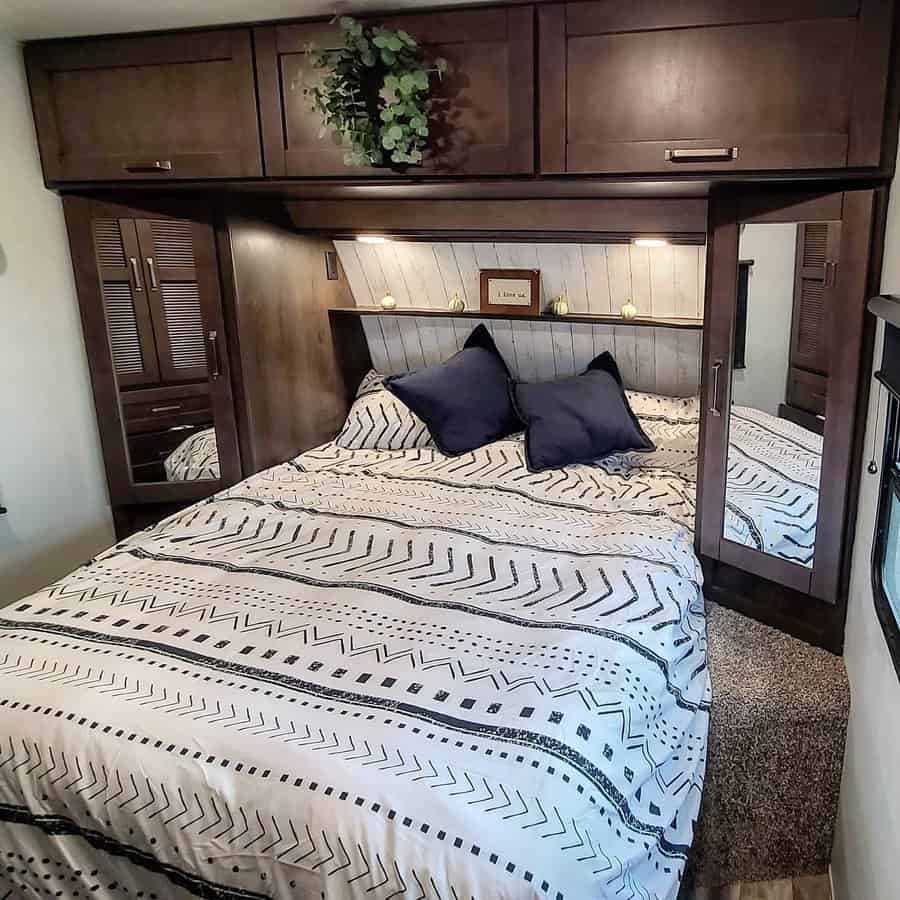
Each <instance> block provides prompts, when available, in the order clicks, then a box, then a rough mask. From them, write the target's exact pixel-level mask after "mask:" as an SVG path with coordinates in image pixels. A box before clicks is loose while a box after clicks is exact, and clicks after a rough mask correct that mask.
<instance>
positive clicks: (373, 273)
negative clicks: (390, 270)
mask: <svg viewBox="0 0 900 900" xmlns="http://www.w3.org/2000/svg"><path fill="white" fill-rule="evenodd" d="M356 255H357V257H358V259H359V263H360V266H361V267H362V270H363V273H364V274H365V276H366V281H367V282H368V284H369V293H370V294H371V297H372V302H373V303H374V304H375V305H377V304H378V303H379V302H380V301H381V298H382V297H383V296H384V295H385V294H386V293H387V291H388V283H387V278H385V276H384V269H382V267H381V259H380V258H379V256H378V245H377V244H358V245H357V248H356ZM356 305H357V306H361V305H362V304H360V302H359V299H357V300H356Z"/></svg>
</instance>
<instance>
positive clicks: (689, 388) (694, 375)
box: [674, 331, 703, 397]
mask: <svg viewBox="0 0 900 900" xmlns="http://www.w3.org/2000/svg"><path fill="white" fill-rule="evenodd" d="M676 333H677V335H678V374H677V379H676V383H675V392H676V393H675V394H674V395H675V396H679V397H690V396H693V395H694V394H699V393H700V347H701V343H702V337H703V336H702V334H701V332H699V331H678V332H676Z"/></svg>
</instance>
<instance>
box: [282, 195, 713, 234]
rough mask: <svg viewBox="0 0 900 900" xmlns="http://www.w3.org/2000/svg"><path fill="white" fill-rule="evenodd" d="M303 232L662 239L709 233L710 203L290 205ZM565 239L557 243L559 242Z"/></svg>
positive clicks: (365, 202)
mask: <svg viewBox="0 0 900 900" xmlns="http://www.w3.org/2000/svg"><path fill="white" fill-rule="evenodd" d="M286 206H287V209H288V212H289V214H290V216H291V219H292V220H293V222H294V225H295V226H296V227H297V228H299V229H310V230H325V231H332V232H351V233H352V232H359V231H365V230H370V231H376V232H395V231H400V232H409V231H424V232H432V233H445V232H454V231H456V232H466V231H467V232H518V233H520V234H530V233H544V234H547V233H550V232H557V233H558V232H570V233H571V232H574V231H579V232H594V233H597V232H602V233H605V234H609V233H618V234H620V235H634V236H640V235H642V234H651V235H654V236H662V237H676V236H679V235H680V236H690V237H693V238H694V239H698V238H699V237H700V236H701V235H703V234H705V233H706V200H705V199H701V198H681V199H677V200H674V199H658V198H652V199H651V198H647V197H632V198H609V199H597V200H504V201H502V202H500V201H493V200H434V201H428V200H384V201H382V200H338V201H336V200H291V201H288V202H287V203H286ZM558 239H559V238H558V237H557V240H558Z"/></svg>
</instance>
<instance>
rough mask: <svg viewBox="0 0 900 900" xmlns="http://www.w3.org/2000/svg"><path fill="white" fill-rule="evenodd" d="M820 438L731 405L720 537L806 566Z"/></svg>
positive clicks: (816, 509) (813, 537)
mask: <svg viewBox="0 0 900 900" xmlns="http://www.w3.org/2000/svg"><path fill="white" fill-rule="evenodd" d="M821 466H822V437H821V436H820V435H818V434H815V433H814V432H812V431H807V429H805V428H801V427H800V426H799V425H795V424H794V423H793V422H789V421H787V420H786V419H779V418H776V417H775V416H772V415H769V414H768V413H765V412H763V411H762V410H758V409H753V408H751V407H748V406H737V405H735V406H732V407H731V419H730V428H729V439H728V475H727V488H726V495H725V537H726V538H728V540H730V541H735V542H737V543H739V544H744V545H745V546H748V547H752V548H753V549H755V550H759V551H761V552H763V553H768V554H771V555H772V556H777V557H779V558H780V559H785V560H788V561H789V562H794V563H798V564H799V565H801V566H807V567H811V566H812V564H813V553H814V550H815V543H816V518H817V516H818V513H819V478H820V473H821Z"/></svg>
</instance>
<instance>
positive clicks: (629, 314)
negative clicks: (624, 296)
mask: <svg viewBox="0 0 900 900" xmlns="http://www.w3.org/2000/svg"><path fill="white" fill-rule="evenodd" d="M635 316H637V307H636V306H635V305H634V304H633V303H632V302H631V301H630V300H629V301H628V302H627V303H625V304H624V305H623V306H622V318H623V319H633V318H634V317H635Z"/></svg>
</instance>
